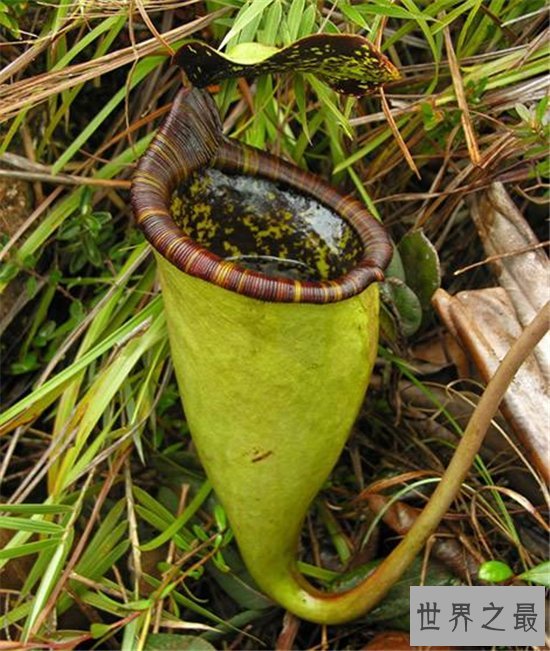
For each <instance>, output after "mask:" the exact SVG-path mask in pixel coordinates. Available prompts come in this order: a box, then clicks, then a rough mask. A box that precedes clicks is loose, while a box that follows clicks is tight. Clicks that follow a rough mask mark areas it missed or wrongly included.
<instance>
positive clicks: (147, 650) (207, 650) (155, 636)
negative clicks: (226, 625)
mask: <svg viewBox="0 0 550 651" xmlns="http://www.w3.org/2000/svg"><path fill="white" fill-rule="evenodd" d="M214 649H215V647H213V646H212V645H211V644H210V642H207V641H206V640H203V639H202V638H200V637H194V636H192V635H174V634H173V633H152V634H151V635H149V637H148V638H147V641H146V642H145V646H144V647H143V651H172V650H173V651H214Z"/></svg>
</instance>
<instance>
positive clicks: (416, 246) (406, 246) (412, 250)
mask: <svg viewBox="0 0 550 651" xmlns="http://www.w3.org/2000/svg"><path fill="white" fill-rule="evenodd" d="M398 249H399V254H400V255H401V260H402V261H403V266H404V268H405V277H406V282H407V285H408V286H409V287H410V288H411V289H412V290H413V291H414V293H415V294H416V295H417V297H418V299H419V301H420V305H421V306H422V311H423V313H424V317H426V315H427V314H429V312H430V311H431V298H432V296H433V294H434V292H435V290H436V289H437V288H438V287H439V286H440V284H441V271H440V267H439V257H438V255H437V251H436V250H435V248H434V246H433V244H432V243H431V242H430V240H429V239H428V238H427V237H426V236H425V235H424V233H423V232H422V231H420V230H419V231H414V232H413V233H409V234H408V235H405V237H404V238H403V239H402V240H401V242H399V246H398Z"/></svg>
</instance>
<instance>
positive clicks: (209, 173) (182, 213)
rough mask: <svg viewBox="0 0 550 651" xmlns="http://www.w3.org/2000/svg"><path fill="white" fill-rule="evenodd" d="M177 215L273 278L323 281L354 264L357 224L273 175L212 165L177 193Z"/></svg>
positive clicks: (198, 234) (221, 252)
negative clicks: (271, 177) (228, 170)
mask: <svg viewBox="0 0 550 651" xmlns="http://www.w3.org/2000/svg"><path fill="white" fill-rule="evenodd" d="M171 213H172V218H173V219H174V221H175V222H176V224H177V225H178V226H179V227H180V228H181V230H182V231H183V232H184V233H185V235H188V236H189V237H192V238H193V239H194V240H195V241H196V242H198V243H199V244H201V245H202V246H204V247H205V248H207V249H208V250H210V251H212V252H213V253H215V254H216V255H218V256H220V257H221V258H223V259H225V260H229V261H231V262H233V263H235V264H237V265H239V266H241V267H244V268H246V269H252V270H254V271H259V272H261V273H263V274H265V275H268V276H272V277H283V278H291V279H294V280H309V281H321V280H332V279H335V278H338V277H340V276H342V275H344V274H346V273H347V272H348V271H350V270H351V269H353V268H354V266H355V265H356V264H357V263H358V261H359V260H360V258H361V255H362V253H363V247H362V244H361V240H360V238H359V236H358V234H357V232H356V231H355V229H354V228H353V227H352V226H351V225H350V224H349V223H348V222H347V221H346V220H344V219H343V218H342V217H341V216H339V215H337V214H336V213H335V212H334V211H333V210H331V209H330V208H328V207H326V206H324V205H323V204H322V203H320V202H319V201H317V200H316V199H314V198H313V197H309V196H306V195H303V194H300V193H298V192H296V191H295V190H291V189H289V188H287V187H285V186H284V185H282V184H279V183H275V182H272V181H270V180H266V179H262V178H258V177H252V176H244V175H233V174H227V173H225V172H222V171H220V170H217V169H209V170H206V171H203V172H201V173H200V174H194V175H192V176H191V177H190V178H189V179H188V180H187V181H186V182H185V183H183V184H181V185H180V186H179V187H178V188H177V189H176V191H175V192H174V193H173V195H172V201H171Z"/></svg>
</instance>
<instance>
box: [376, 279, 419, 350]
mask: <svg viewBox="0 0 550 651" xmlns="http://www.w3.org/2000/svg"><path fill="white" fill-rule="evenodd" d="M381 295H382V298H383V300H384V301H385V302H386V303H387V304H389V307H390V310H391V313H392V314H393V316H394V317H397V326H398V328H399V330H400V331H401V334H402V335H403V336H404V337H410V336H412V335H413V334H414V333H415V332H416V331H417V330H418V328H419V327H420V324H421V323H422V307H421V305H420V301H419V300H418V297H417V296H416V294H415V293H414V292H413V290H412V289H411V288H410V287H409V286H408V285H405V283H404V282H403V281H402V280H399V279H398V278H388V280H386V282H384V283H382V284H381Z"/></svg>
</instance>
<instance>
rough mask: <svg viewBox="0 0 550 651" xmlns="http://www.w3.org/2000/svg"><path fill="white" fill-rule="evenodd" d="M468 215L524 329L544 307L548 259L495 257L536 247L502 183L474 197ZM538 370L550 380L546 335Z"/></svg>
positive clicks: (540, 253) (539, 254) (535, 254)
mask: <svg viewBox="0 0 550 651" xmlns="http://www.w3.org/2000/svg"><path fill="white" fill-rule="evenodd" d="M471 215H472V219H473V220H474V223H475V225H476V228H477V231H478V233H479V237H480V238H481V241H482V243H483V248H484V249H485V253H486V254H487V256H491V257H493V256H497V259H496V260H493V261H492V262H491V266H492V268H493V271H494V273H495V275H496V277H497V279H498V284H499V285H500V286H501V287H502V288H503V289H505V290H506V292H507V293H508V296H509V298H510V301H511V303H512V305H513V307H514V309H515V311H516V314H517V318H518V321H519V323H520V324H521V325H522V326H523V327H525V326H526V325H527V324H529V323H530V322H531V321H532V320H533V319H534V318H535V316H536V315H537V313H538V312H539V311H540V310H541V309H542V308H543V307H544V305H545V304H546V301H547V300H548V288H549V287H550V265H549V262H548V256H547V255H546V253H545V252H544V250H543V249H541V248H537V249H535V248H533V250H531V251H527V252H526V253H519V254H518V255H514V256H506V257H502V258H500V259H499V258H498V256H499V255H505V254H507V253H508V252H510V251H521V250H525V249H527V248H529V247H530V246H531V247H536V246H538V244H539V242H538V239H537V238H536V236H535V234H534V233H533V231H532V230H531V228H530V226H529V224H528V223H527V221H526V220H525V218H524V217H523V215H522V214H521V213H520V211H519V210H518V209H517V207H516V205H515V204H514V202H513V201H512V199H511V198H510V196H509V195H508V193H507V192H506V189H505V187H504V186H503V185H502V183H493V184H492V185H491V186H490V187H489V189H488V190H486V191H484V192H480V193H478V194H476V195H474V198H473V199H472V203H471ZM535 356H536V358H537V361H538V364H539V366H540V370H541V372H542V374H543V376H544V378H545V380H546V382H548V381H549V378H550V335H546V337H545V338H544V339H543V340H542V341H541V342H540V344H539V345H538V346H537V348H536V352H535Z"/></svg>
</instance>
